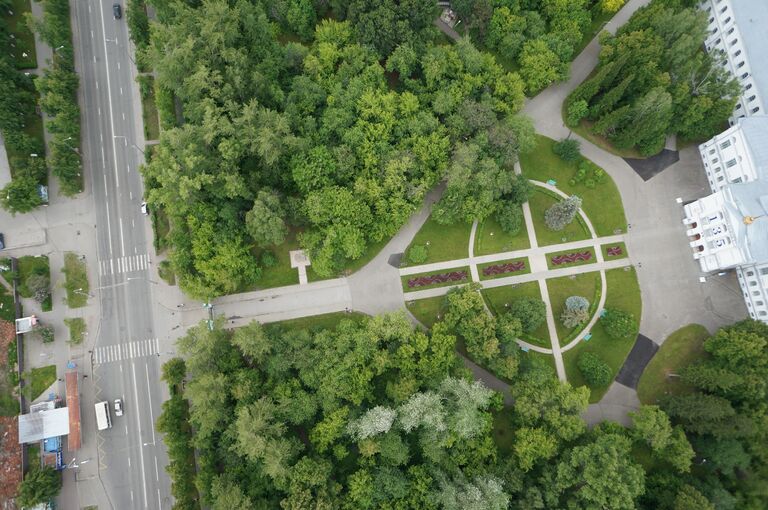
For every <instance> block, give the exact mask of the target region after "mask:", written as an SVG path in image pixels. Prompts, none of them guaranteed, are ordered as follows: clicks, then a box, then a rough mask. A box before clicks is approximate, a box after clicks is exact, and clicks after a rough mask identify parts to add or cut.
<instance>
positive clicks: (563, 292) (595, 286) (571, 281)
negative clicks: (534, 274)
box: [547, 271, 600, 346]
mask: <svg viewBox="0 0 768 510" xmlns="http://www.w3.org/2000/svg"><path fill="white" fill-rule="evenodd" d="M547 289H548V290H549V301H550V303H552V313H553V314H554V316H555V328H556V329H557V338H559V339H560V345H561V346H562V345H565V344H566V343H567V342H568V340H569V339H572V338H574V337H575V336H576V335H577V334H578V333H579V332H580V331H581V330H582V329H584V326H585V325H586V324H583V325H581V326H577V327H575V328H573V329H568V328H566V327H565V326H563V324H562V322H561V321H560V315H561V314H562V313H563V310H564V309H565V300H566V299H567V298H568V297H569V296H582V297H585V298H587V300H589V305H590V306H589V310H590V318H591V317H592V314H593V313H594V311H595V309H596V308H597V302H598V301H599V300H600V273H599V272H597V271H595V272H593V273H582V274H577V275H573V276H563V277H560V278H551V279H549V280H547Z"/></svg>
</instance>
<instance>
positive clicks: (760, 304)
mask: <svg viewBox="0 0 768 510" xmlns="http://www.w3.org/2000/svg"><path fill="white" fill-rule="evenodd" d="M755 306H763V302H762V301H755Z"/></svg>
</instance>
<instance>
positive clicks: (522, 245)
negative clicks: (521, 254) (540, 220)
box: [475, 217, 531, 256]
mask: <svg viewBox="0 0 768 510" xmlns="http://www.w3.org/2000/svg"><path fill="white" fill-rule="evenodd" d="M530 247H531V243H530V242H529V241H528V230H527V228H526V226H525V221H523V224H522V226H521V228H520V232H518V233H517V235H515V236H511V235H509V234H507V233H505V232H504V231H503V230H502V229H501V226H500V225H499V224H498V223H497V222H496V220H495V219H494V218H493V217H491V218H487V219H486V220H485V221H484V222H482V223H480V224H479V225H478V226H477V232H476V233H475V256H478V255H491V254H492V253H503V252H507V251H513V250H525V249H528V248H530Z"/></svg>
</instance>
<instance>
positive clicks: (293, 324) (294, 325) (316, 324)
mask: <svg viewBox="0 0 768 510" xmlns="http://www.w3.org/2000/svg"><path fill="white" fill-rule="evenodd" d="M367 317H368V316H367V315H366V314H364V313H359V312H333V313H326V314H323V315H313V316H311V317H302V318H301V319H290V320H287V321H280V322H272V323H270V324H267V326H266V327H267V328H268V329H277V328H280V329H282V330H301V329H308V330H310V331H314V330H319V329H333V328H335V327H336V325H338V323H339V322H341V321H342V320H345V319H350V320H353V321H356V322H362V321H363V320H365V319H366V318H367Z"/></svg>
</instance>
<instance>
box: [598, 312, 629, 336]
mask: <svg viewBox="0 0 768 510" xmlns="http://www.w3.org/2000/svg"><path fill="white" fill-rule="evenodd" d="M601 322H602V324H603V327H604V328H605V332H606V333H608V336H610V337H611V338H627V337H629V336H630V335H632V334H633V333H635V332H636V331H637V321H636V320H635V317H634V316H633V315H632V314H631V313H627V312H624V311H622V310H617V309H615V308H608V309H606V311H605V315H604V316H603V318H602V319H601Z"/></svg>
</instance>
